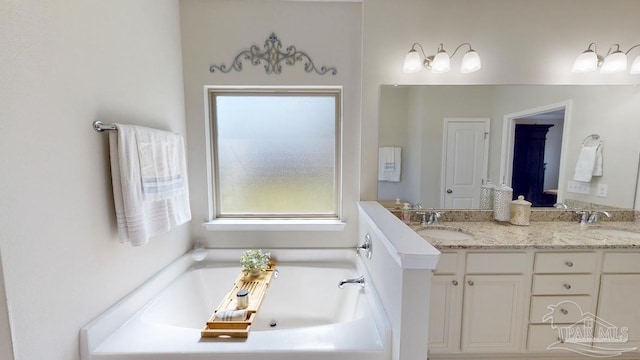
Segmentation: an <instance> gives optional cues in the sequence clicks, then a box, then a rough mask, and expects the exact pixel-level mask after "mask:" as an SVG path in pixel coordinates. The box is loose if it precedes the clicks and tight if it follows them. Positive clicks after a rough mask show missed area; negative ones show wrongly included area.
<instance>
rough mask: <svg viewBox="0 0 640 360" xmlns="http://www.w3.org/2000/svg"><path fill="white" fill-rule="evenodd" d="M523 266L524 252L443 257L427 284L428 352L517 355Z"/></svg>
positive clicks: (464, 254)
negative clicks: (428, 311) (429, 288)
mask: <svg viewBox="0 0 640 360" xmlns="http://www.w3.org/2000/svg"><path fill="white" fill-rule="evenodd" d="M527 264H528V262H527V260H526V253H463V252H460V253H443V254H442V255H441V259H440V262H439V264H438V267H437V268H436V271H435V272H434V276H433V279H432V282H431V284H432V287H431V293H432V295H431V305H430V308H431V309H430V310H431V317H430V320H429V321H430V323H429V349H430V352H431V353H432V354H439V353H456V352H460V351H462V352H464V353H467V352H468V353H496V352H514V351H519V350H520V348H521V347H522V340H521V339H522V323H523V317H524V306H525V303H526V301H525V300H526V297H527V295H526V294H527V293H526V288H527V284H528V282H527V281H526V277H525V275H524V272H525V271H526V269H527Z"/></svg>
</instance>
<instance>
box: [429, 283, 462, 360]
mask: <svg viewBox="0 0 640 360" xmlns="http://www.w3.org/2000/svg"><path fill="white" fill-rule="evenodd" d="M461 306H462V284H461V283H460V282H459V280H458V279H457V277H456V276H455V275H436V276H434V277H433V278H432V280H431V303H430V305H429V307H430V317H429V350H430V351H431V352H432V353H443V352H445V353H450V352H458V351H460V315H461V313H460V309H461Z"/></svg>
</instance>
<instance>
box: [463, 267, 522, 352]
mask: <svg viewBox="0 0 640 360" xmlns="http://www.w3.org/2000/svg"><path fill="white" fill-rule="evenodd" d="M524 283H525V281H524V276H523V275H467V276H466V277H465V284H464V305H463V314H462V351H463V352H469V353H491V352H496V353H497V352H517V351H520V349H521V346H522V321H523V317H524V316H523V314H524V313H523V306H524V304H525V293H524Z"/></svg>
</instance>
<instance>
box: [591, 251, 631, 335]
mask: <svg viewBox="0 0 640 360" xmlns="http://www.w3.org/2000/svg"><path fill="white" fill-rule="evenodd" d="M639 304H640V253H605V254H604V259H603V267H602V275H601V276H600V292H599V302H598V311H597V316H598V320H601V321H596V330H595V331H596V332H595V335H596V336H602V337H603V338H611V337H612V336H615V337H617V336H624V335H625V334H624V333H623V328H625V327H626V328H627V329H628V332H627V334H626V335H627V336H628V342H627V343H625V344H624V346H625V347H627V346H628V347H640V311H639V310H638V305H639ZM602 345H603V346H607V345H609V346H610V345H611V344H602ZM619 345H620V344H616V346H619Z"/></svg>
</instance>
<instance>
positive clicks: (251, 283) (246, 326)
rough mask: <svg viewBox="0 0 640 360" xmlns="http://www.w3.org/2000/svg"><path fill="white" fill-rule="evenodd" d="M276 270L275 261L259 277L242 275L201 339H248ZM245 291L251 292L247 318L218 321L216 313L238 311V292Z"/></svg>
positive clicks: (218, 308)
mask: <svg viewBox="0 0 640 360" xmlns="http://www.w3.org/2000/svg"><path fill="white" fill-rule="evenodd" d="M274 270H275V261H273V260H272V261H271V262H270V263H269V268H268V269H267V270H266V271H263V272H261V273H260V275H258V276H251V275H246V276H245V275H244V274H242V273H240V275H238V278H237V279H236V281H235V282H234V284H233V288H232V289H231V291H229V292H228V293H227V295H226V296H225V297H224V298H223V299H222V301H221V302H220V305H218V307H217V308H216V310H215V311H214V312H213V314H212V315H211V317H210V318H209V321H207V325H206V326H205V327H204V329H202V332H201V333H200V336H201V337H224V338H228V337H232V338H247V337H248V336H249V330H251V324H252V323H253V321H254V319H255V317H256V313H257V312H258V310H259V309H260V305H262V300H263V299H264V294H265V293H266V292H267V288H268V287H269V284H270V283H271V278H272V277H273V273H274ZM242 289H245V290H247V291H248V292H249V295H248V296H249V306H248V307H247V308H246V309H245V310H247V318H246V319H245V320H240V321H224V320H220V319H216V313H217V312H219V311H227V310H237V302H236V293H237V292H238V290H242Z"/></svg>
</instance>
